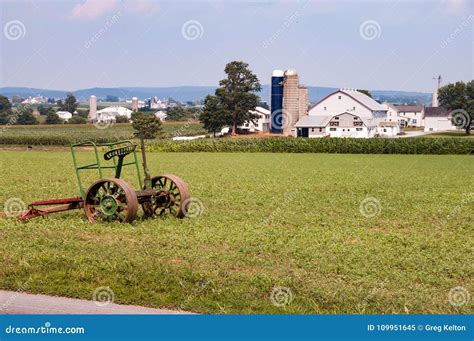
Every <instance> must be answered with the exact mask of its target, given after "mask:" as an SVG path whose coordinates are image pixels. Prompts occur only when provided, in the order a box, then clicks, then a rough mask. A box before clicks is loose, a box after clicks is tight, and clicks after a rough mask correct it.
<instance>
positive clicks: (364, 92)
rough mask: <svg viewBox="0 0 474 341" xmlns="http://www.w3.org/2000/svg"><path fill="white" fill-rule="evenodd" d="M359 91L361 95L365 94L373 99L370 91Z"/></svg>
mask: <svg viewBox="0 0 474 341" xmlns="http://www.w3.org/2000/svg"><path fill="white" fill-rule="evenodd" d="M357 91H359V92H360V93H363V94H364V95H367V96H369V97H370V98H372V94H371V93H370V91H369V90H364V89H357Z"/></svg>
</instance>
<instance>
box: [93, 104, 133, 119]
mask: <svg viewBox="0 0 474 341" xmlns="http://www.w3.org/2000/svg"><path fill="white" fill-rule="evenodd" d="M132 113H133V111H132V110H130V109H127V108H125V107H119V106H111V107H107V108H104V109H102V110H99V111H97V121H99V122H108V121H115V118H116V117H117V116H126V117H127V118H128V119H130V118H131V117H132Z"/></svg>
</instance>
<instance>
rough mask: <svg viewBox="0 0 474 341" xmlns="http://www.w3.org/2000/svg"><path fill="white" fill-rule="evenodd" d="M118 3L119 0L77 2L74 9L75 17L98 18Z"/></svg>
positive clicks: (73, 14)
mask: <svg viewBox="0 0 474 341" xmlns="http://www.w3.org/2000/svg"><path fill="white" fill-rule="evenodd" d="M117 4H118V1H117V0H86V1H85V2H84V3H82V4H77V5H76V6H74V8H73V9H72V16H73V17H74V18H96V17H100V16H101V15H103V14H105V13H107V12H109V11H111V10H113V9H114V8H115V7H116V6H117Z"/></svg>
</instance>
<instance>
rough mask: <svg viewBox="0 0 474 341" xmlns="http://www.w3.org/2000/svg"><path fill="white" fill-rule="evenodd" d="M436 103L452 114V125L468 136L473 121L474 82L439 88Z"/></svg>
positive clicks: (457, 83) (452, 84)
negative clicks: (462, 130)
mask: <svg viewBox="0 0 474 341" xmlns="http://www.w3.org/2000/svg"><path fill="white" fill-rule="evenodd" d="M438 102H439V105H440V106H442V107H445V108H446V109H448V110H450V111H452V112H453V113H452V115H453V116H452V121H453V124H454V125H455V126H457V127H458V128H461V129H464V130H465V132H466V135H470V133H471V126H472V122H473V120H474V80H471V81H470V82H468V83H464V82H456V83H451V84H448V85H445V86H443V87H441V88H439V90H438Z"/></svg>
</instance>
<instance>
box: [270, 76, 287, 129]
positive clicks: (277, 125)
mask: <svg viewBox="0 0 474 341" xmlns="http://www.w3.org/2000/svg"><path fill="white" fill-rule="evenodd" d="M283 80H284V73H283V71H282V70H274V71H273V72H272V81H271V94H270V105H271V132H272V133H273V134H281V133H282V132H283V115H282V111H283Z"/></svg>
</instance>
